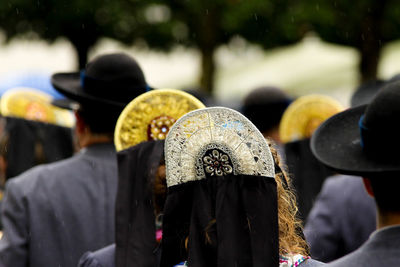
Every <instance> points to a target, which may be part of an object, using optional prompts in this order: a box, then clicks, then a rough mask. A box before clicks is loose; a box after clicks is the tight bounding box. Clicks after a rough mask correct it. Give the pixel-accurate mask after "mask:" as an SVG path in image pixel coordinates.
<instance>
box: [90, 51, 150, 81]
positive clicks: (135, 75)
mask: <svg viewBox="0 0 400 267" xmlns="http://www.w3.org/2000/svg"><path fill="white" fill-rule="evenodd" d="M85 74H86V75H87V76H88V77H90V78H92V79H96V80H101V81H106V82H118V81H120V80H126V79H129V80H130V81H131V82H132V85H133V86H134V87H137V86H146V81H145V77H144V74H143V71H142V69H141V68H140V67H139V65H138V63H137V62H136V61H135V60H134V59H133V58H131V57H129V56H128V55H125V54H122V53H117V54H108V55H103V56H99V57H97V58H95V59H94V60H93V61H91V62H89V63H88V64H87V66H86V73H85Z"/></svg>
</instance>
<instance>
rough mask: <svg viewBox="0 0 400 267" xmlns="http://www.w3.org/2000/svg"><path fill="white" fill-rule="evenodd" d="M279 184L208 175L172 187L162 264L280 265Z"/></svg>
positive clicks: (269, 180)
mask: <svg viewBox="0 0 400 267" xmlns="http://www.w3.org/2000/svg"><path fill="white" fill-rule="evenodd" d="M276 190H277V189H276V182H275V180H274V179H273V178H270V177H262V176H250V175H237V176H234V175H229V176H223V177H208V178H206V179H203V180H199V181H191V182H188V183H184V184H180V185H175V186H172V187H170V188H169V192H168V196H167V201H166V204H165V209H164V221H163V240H162V257H161V266H162V267H171V266H174V265H175V264H178V263H179V262H182V261H185V260H187V261H188V265H189V266H190V267H211V266H237V267H249V266H257V267H258V266H260V267H261V266H263V267H269V266H278V265H279V233H278V208H277V191H276Z"/></svg>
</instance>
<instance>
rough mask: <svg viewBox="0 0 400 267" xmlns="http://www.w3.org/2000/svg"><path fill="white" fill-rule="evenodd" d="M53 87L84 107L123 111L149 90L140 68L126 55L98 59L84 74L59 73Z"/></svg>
mask: <svg viewBox="0 0 400 267" xmlns="http://www.w3.org/2000/svg"><path fill="white" fill-rule="evenodd" d="M51 83H52V84H53V86H54V87H55V89H56V90H57V91H59V92H60V93H62V94H63V95H65V96H66V97H68V98H70V99H72V100H75V101H77V102H78V103H80V104H82V105H83V106H97V107H106V108H109V109H110V108H111V109H119V110H120V111H122V109H123V108H124V107H125V106H126V105H127V104H128V103H129V102H130V101H131V100H132V99H134V98H135V97H136V96H138V95H140V94H142V93H144V92H146V91H147V89H148V87H147V83H146V80H145V78H144V74H143V72H142V69H141V68H140V66H139V64H138V63H137V62H136V61H135V60H134V59H133V58H132V57H130V56H128V55H127V54H123V53H116V54H107V55H102V56H98V57H96V58H95V59H93V60H92V61H90V62H89V63H88V64H87V66H86V69H85V70H84V71H81V72H71V73H56V74H54V75H53V76H52V77H51Z"/></svg>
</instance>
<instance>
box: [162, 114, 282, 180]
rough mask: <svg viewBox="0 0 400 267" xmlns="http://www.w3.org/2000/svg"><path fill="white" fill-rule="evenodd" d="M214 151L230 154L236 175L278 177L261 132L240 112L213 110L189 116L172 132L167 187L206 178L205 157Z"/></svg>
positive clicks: (168, 143) (167, 148) (167, 146)
mask: <svg viewBox="0 0 400 267" xmlns="http://www.w3.org/2000/svg"><path fill="white" fill-rule="evenodd" d="M212 149H218V150H220V151H222V152H224V153H225V154H226V155H228V157H229V158H230V160H231V162H232V165H233V166H232V167H233V174H234V175H239V174H245V175H257V176H265V177H270V178H273V177H274V173H275V170H274V161H273V158H272V154H271V151H270V149H269V146H268V143H267V141H266V140H265V138H264V137H263V135H262V134H261V133H260V131H258V129H257V128H256V127H255V126H254V125H253V124H252V123H251V122H250V121H249V120H248V119H247V118H246V117H244V116H243V115H242V114H240V113H239V112H237V111H234V110H232V109H229V108H224V107H212V108H205V109H199V110H195V111H192V112H189V113H187V114H186V115H184V116H183V117H182V118H180V119H179V120H178V121H177V122H176V123H175V124H174V126H173V127H172V128H171V130H170V131H169V133H168V136H167V138H166V142H165V158H166V172H167V173H166V174H167V185H168V186H173V185H178V184H182V183H186V182H188V181H195V180H201V179H204V178H205V177H206V176H205V173H204V166H203V164H204V162H203V157H204V156H205V153H206V152H207V151H210V150H212Z"/></svg>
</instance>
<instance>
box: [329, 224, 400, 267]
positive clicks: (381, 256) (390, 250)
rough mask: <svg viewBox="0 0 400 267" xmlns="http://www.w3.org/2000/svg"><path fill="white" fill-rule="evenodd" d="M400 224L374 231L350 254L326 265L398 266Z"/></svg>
mask: <svg viewBox="0 0 400 267" xmlns="http://www.w3.org/2000/svg"><path fill="white" fill-rule="evenodd" d="M399 255H400V225H397V226H391V227H385V228H382V229H380V230H377V231H376V232H374V233H373V234H372V235H371V236H370V238H369V239H368V241H367V242H365V243H364V245H362V246H361V247H360V248H359V249H357V250H356V251H354V252H352V253H351V254H349V255H347V256H345V257H343V258H341V259H338V260H336V261H334V262H331V263H330V264H327V265H326V266H329V267H342V266H343V267H347V266H352V267H361V266H363V267H364V266H368V267H381V266H400V257H399Z"/></svg>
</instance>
